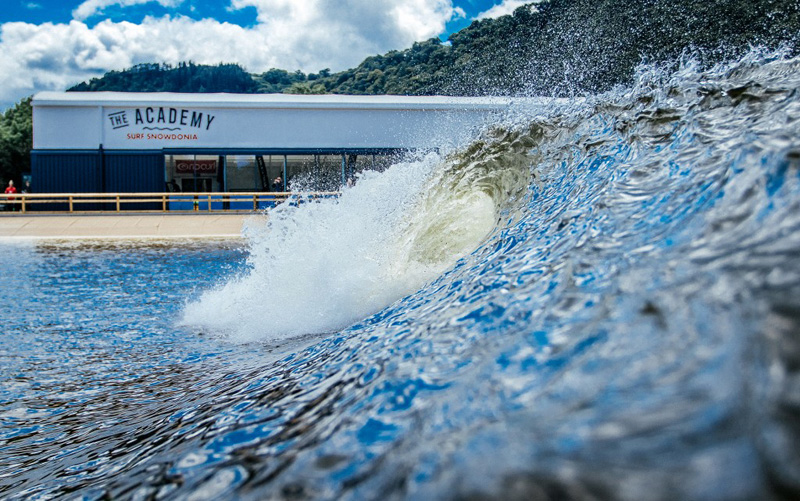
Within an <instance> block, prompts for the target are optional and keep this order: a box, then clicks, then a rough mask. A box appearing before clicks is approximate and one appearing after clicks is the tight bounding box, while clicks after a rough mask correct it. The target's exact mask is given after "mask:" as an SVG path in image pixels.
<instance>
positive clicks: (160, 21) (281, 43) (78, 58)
mask: <svg viewBox="0 0 800 501" xmlns="http://www.w3.org/2000/svg"><path fill="white" fill-rule="evenodd" d="M159 1H160V3H162V4H163V3H165V2H172V1H173V0H159ZM174 1H175V2H177V1H182V0H174ZM133 3H137V0H116V1H113V0H87V1H86V2H84V3H83V4H81V7H84V6H86V7H85V8H86V9H87V10H86V12H89V11H90V10H91V9H94V10H91V12H98V9H99V10H102V8H103V7H104V6H106V7H107V6H109V5H112V4H118V5H123V4H125V5H129V4H133ZM138 3H141V2H138ZM249 6H252V7H255V8H256V9H257V12H258V19H257V23H256V25H255V26H253V27H250V28H243V27H241V26H237V25H233V24H229V23H220V22H218V21H216V20H212V19H204V20H201V21H197V20H193V19H189V18H186V17H182V16H178V17H162V18H152V17H148V18H145V19H144V21H143V22H142V23H140V24H133V23H129V22H112V21H110V20H105V21H102V22H100V23H98V24H97V25H95V26H93V27H91V28H90V27H89V26H87V25H86V24H85V23H83V22H81V21H79V20H73V21H71V22H70V23H69V24H52V23H45V24H41V25H34V24H28V23H19V22H15V23H6V24H3V25H0V109H2V107H3V106H2V105H6V106H7V105H10V104H13V102H15V101H17V100H19V99H20V98H22V97H24V96H26V95H30V94H32V93H34V92H38V91H40V90H64V89H66V88H67V87H69V86H71V85H74V84H76V83H79V82H81V81H84V80H87V79H89V78H92V77H96V76H100V75H102V74H103V73H105V72H106V71H109V70H119V69H124V68H128V67H130V66H132V65H134V64H138V63H146V62H167V63H177V62H180V61H188V60H191V61H194V62H196V63H201V64H216V63H220V62H234V63H239V64H241V65H242V66H244V67H245V68H246V69H247V70H249V71H252V72H262V71H266V70H267V69H269V68H271V67H276V68H284V69H287V70H290V71H293V70H295V69H302V70H303V71H307V72H308V71H318V70H320V69H323V68H331V69H332V70H333V71H338V70H342V69H346V68H349V67H353V66H355V65H357V64H358V63H360V62H361V61H362V60H363V59H364V58H365V57H367V56H369V55H373V54H379V53H384V52H387V51H389V50H391V49H403V48H406V47H408V46H410V45H411V44H412V43H413V42H415V41H419V40H424V39H427V38H430V37H434V36H437V35H439V34H440V33H442V32H443V31H444V27H445V23H446V22H447V21H448V20H450V19H453V18H456V17H457V16H459V15H461V16H463V11H461V10H460V9H457V8H454V7H453V5H452V2H451V0H403V1H397V0H305V1H302V2H301V1H297V0H232V8H235V9H241V8H244V7H249ZM81 7H79V9H80V8H81ZM76 10H78V9H76ZM89 15H91V14H89Z"/></svg>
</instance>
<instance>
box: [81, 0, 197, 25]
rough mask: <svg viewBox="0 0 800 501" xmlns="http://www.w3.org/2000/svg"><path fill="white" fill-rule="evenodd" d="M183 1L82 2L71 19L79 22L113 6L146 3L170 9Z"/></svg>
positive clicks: (113, 0) (104, 0)
mask: <svg viewBox="0 0 800 501" xmlns="http://www.w3.org/2000/svg"><path fill="white" fill-rule="evenodd" d="M183 1H184V0H84V2H83V3H82V4H80V5H78V6H77V7H76V8H75V10H73V11H72V17H73V18H74V19H77V20H79V21H82V20H84V19H87V18H89V17H92V16H94V15H95V14H100V13H102V12H103V10H104V9H106V8H108V7H111V6H113V5H119V6H120V7H131V6H134V5H143V4H146V3H158V4H160V5H162V6H163V7H167V8H171V7H177V6H178V5H180V4H182V3H183Z"/></svg>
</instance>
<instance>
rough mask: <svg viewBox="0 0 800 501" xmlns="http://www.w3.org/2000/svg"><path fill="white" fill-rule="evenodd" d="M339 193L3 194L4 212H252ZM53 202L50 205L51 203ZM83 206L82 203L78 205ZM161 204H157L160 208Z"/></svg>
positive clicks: (330, 196) (0, 198) (1, 199)
mask: <svg viewBox="0 0 800 501" xmlns="http://www.w3.org/2000/svg"><path fill="white" fill-rule="evenodd" d="M338 196H339V192H336V191H317V192H293V193H267V192H261V191H253V192H214V193H207V192H179V193H25V194H22V193H15V194H13V195H11V194H0V204H2V205H4V209H5V211H4V212H3V214H13V213H14V212H17V213H21V214H24V213H27V212H30V211H36V212H68V213H74V212H122V211H123V210H126V207H125V205H126V204H134V203H136V204H151V207H149V208H146V209H140V208H131V207H128V208H127V210H135V211H136V212H198V211H203V212H252V211H258V210H260V209H264V208H267V207H271V206H274V205H276V204H279V203H282V202H287V201H288V202H289V203H296V204H300V203H305V202H311V201H314V200H321V199H325V198H335V197H338ZM48 205H49V207H48ZM76 206H79V207H76ZM156 207H157V208H156Z"/></svg>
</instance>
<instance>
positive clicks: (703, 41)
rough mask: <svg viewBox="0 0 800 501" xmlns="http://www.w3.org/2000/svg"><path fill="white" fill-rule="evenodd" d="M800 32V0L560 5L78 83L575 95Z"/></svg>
mask: <svg viewBox="0 0 800 501" xmlns="http://www.w3.org/2000/svg"><path fill="white" fill-rule="evenodd" d="M798 32H800V3H798V2H797V1H796V0H757V1H753V2H749V1H743V0H705V1H702V2H697V1H695V0H641V1H636V2H632V1H630V0H549V1H545V2H542V3H540V4H536V5H533V4H532V5H530V6H525V7H520V8H519V9H517V10H516V12H514V14H513V16H503V17H500V18H497V19H487V20H484V21H476V22H473V23H472V25H470V26H469V27H467V28H465V29H463V30H461V31H460V32H458V33H454V34H453V35H451V36H450V38H449V39H448V40H447V42H445V43H442V42H441V41H440V40H439V39H438V38H433V39H430V40H427V41H423V42H418V43H415V44H414V45H413V46H412V47H410V48H409V49H406V50H402V51H390V52H388V53H386V54H383V55H376V56H371V57H368V58H367V59H365V60H364V61H363V62H362V63H361V64H360V65H358V66H357V67H356V68H352V69H348V70H345V71H341V72H338V73H331V72H330V70H327V69H324V70H322V71H320V72H319V73H311V74H307V75H306V74H304V73H302V72H300V71H295V72H288V71H286V70H281V69H271V70H269V71H267V72H265V73H262V74H257V75H247V74H246V73H245V72H244V70H242V69H241V68H239V67H238V66H235V65H219V66H215V67H206V66H200V65H194V64H191V63H189V64H188V65H187V64H183V65H179V66H178V67H177V68H172V67H170V66H166V65H161V66H159V65H141V66H137V67H134V68H132V69H130V70H126V71H120V72H110V73H108V74H107V75H106V76H104V77H102V78H98V79H94V80H92V81H91V82H89V83H88V84H81V85H78V86H76V87H73V88H72V89H70V90H90V91H95V90H119V91H152V90H163V91H172V92H287V93H295V94H309V93H314V94H320V93H337V94H418V95H419V94H421V95H425V94H447V95H483V94H518V93H525V94H539V95H571V94H575V93H585V92H598V91H603V90H607V89H609V88H610V87H612V86H613V85H615V84H619V83H624V82H626V81H628V80H629V79H630V78H631V77H632V75H633V72H634V69H635V67H636V65H637V64H638V63H639V62H641V61H642V60H645V59H646V60H649V61H674V60H676V59H677V58H678V57H679V56H680V55H681V53H682V52H683V51H685V50H690V51H693V52H694V53H696V54H698V55H699V57H701V58H704V59H705V60H706V61H707V62H713V61H718V60H719V59H722V58H725V57H734V56H736V55H739V54H741V53H742V52H743V51H746V50H748V48H749V47H751V46H755V45H763V46H766V47H776V46H778V45H779V44H780V43H782V42H790V43H792V42H793V41H794V40H795V39H796V37H797V36H798ZM237 70H238V71H237ZM186 74H189V75H188V76H187V75H186ZM212 75H218V76H217V77H212ZM151 76H153V77H154V78H151Z"/></svg>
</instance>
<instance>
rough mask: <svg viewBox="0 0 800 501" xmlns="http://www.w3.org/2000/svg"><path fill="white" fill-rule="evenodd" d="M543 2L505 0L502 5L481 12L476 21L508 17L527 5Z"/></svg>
mask: <svg viewBox="0 0 800 501" xmlns="http://www.w3.org/2000/svg"><path fill="white" fill-rule="evenodd" d="M539 2H541V0H503V1H502V2H501V3H499V4H497V5H495V6H494V7H492V8H491V9H489V10H487V11H485V12H481V13H480V14H478V15H477V16H476V17H475V19H494V18H496V17H500V16H507V15H509V14H513V13H514V11H515V10H517V9H518V8H519V7H522V6H523V5H525V4H530V3H539Z"/></svg>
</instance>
